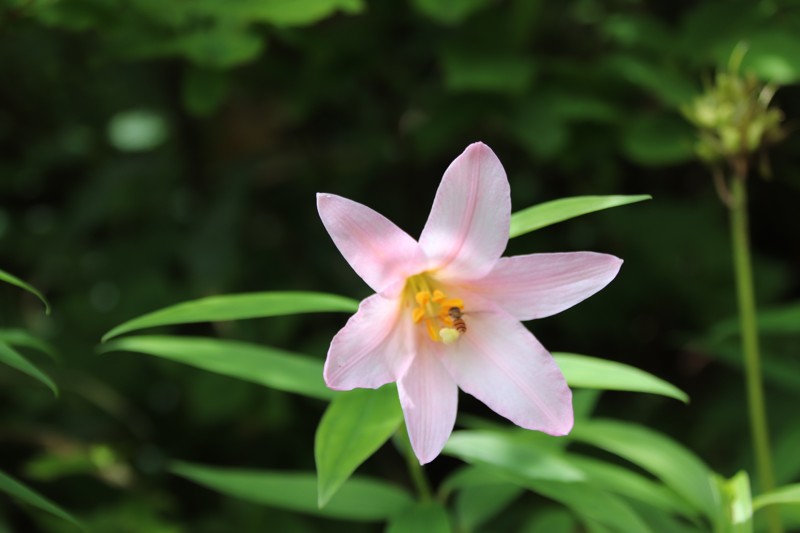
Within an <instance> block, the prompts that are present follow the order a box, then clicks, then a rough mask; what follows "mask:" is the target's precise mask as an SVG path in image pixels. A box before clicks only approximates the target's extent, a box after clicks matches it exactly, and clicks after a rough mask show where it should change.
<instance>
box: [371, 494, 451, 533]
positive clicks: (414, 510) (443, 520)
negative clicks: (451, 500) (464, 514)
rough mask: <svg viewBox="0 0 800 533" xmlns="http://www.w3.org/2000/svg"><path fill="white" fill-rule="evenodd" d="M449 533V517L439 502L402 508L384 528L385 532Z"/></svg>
mask: <svg viewBox="0 0 800 533" xmlns="http://www.w3.org/2000/svg"><path fill="white" fill-rule="evenodd" d="M421 531H424V532H425V533H449V532H450V531H452V528H451V527H450V519H449V517H448V516H447V511H446V510H445V508H444V507H443V506H442V504H440V503H434V502H429V503H415V504H414V505H412V506H411V507H408V508H406V509H403V512H402V513H399V514H398V515H397V516H395V517H394V518H393V519H392V520H391V521H390V522H389V526H388V527H387V528H386V533H419V532H421Z"/></svg>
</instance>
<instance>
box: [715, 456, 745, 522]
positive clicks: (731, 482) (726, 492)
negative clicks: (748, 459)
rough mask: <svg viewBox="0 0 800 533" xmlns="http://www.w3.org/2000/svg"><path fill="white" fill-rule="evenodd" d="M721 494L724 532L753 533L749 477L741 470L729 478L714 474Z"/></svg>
mask: <svg viewBox="0 0 800 533" xmlns="http://www.w3.org/2000/svg"><path fill="white" fill-rule="evenodd" d="M715 479H716V480H717V485H718V486H719V489H720V495H721V496H722V516H723V520H724V524H723V526H722V527H723V531H724V532H725V533H753V501H752V499H751V497H750V478H749V477H748V475H747V472H745V471H741V472H739V473H738V474H736V475H735V476H733V477H732V478H731V479H724V478H722V477H720V476H716V477H715Z"/></svg>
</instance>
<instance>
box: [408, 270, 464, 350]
mask: <svg viewBox="0 0 800 533" xmlns="http://www.w3.org/2000/svg"><path fill="white" fill-rule="evenodd" d="M437 284H438V283H437V282H436V280H435V278H433V277H432V276H431V275H430V274H429V273H427V272H423V273H422V274H417V275H415V276H411V277H410V278H408V280H407V281H406V287H405V289H404V301H405V302H406V303H405V305H406V306H408V307H411V319H412V321H413V322H414V323H415V324H419V323H421V322H423V321H424V322H425V330H426V331H427V333H428V336H429V337H430V339H431V340H432V341H434V342H444V343H445V344H452V343H453V342H455V341H456V340H458V338H459V336H460V335H461V333H459V332H458V330H456V329H454V327H453V317H452V316H451V315H450V309H452V308H453V307H456V308H458V309H459V310H461V312H462V313H463V311H464V301H463V300H461V299H460V298H449V297H448V296H447V295H446V294H445V292H444V291H443V290H442V289H440V288H438V287H436V285H437Z"/></svg>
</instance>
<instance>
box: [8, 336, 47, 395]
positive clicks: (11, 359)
mask: <svg viewBox="0 0 800 533" xmlns="http://www.w3.org/2000/svg"><path fill="white" fill-rule="evenodd" d="M0 363H5V364H7V365H8V366H10V367H12V368H16V369H17V370H19V371H20V372H24V373H25V374H28V375H29V376H30V377H32V378H34V379H36V380H38V381H39V382H40V383H43V384H44V385H46V386H47V387H48V388H49V389H50V390H51V391H53V394H54V395H55V396H58V387H56V384H55V383H54V382H53V380H52V379H50V377H49V376H48V375H47V374H45V373H44V372H42V371H41V370H39V368H38V367H36V365H34V364H33V363H31V362H30V361H28V360H27V359H25V357H23V356H22V354H20V353H19V352H17V351H16V350H15V349H14V348H12V347H11V346H9V345H8V344H6V343H5V342H2V341H0Z"/></svg>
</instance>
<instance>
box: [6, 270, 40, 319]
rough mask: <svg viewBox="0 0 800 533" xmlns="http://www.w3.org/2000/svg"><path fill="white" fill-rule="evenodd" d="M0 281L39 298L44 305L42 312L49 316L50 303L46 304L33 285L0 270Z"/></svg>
mask: <svg viewBox="0 0 800 533" xmlns="http://www.w3.org/2000/svg"><path fill="white" fill-rule="evenodd" d="M0 281H5V282H6V283H10V284H11V285H16V286H17V287H19V288H20V289H23V290H26V291H28V292H29V293H31V294H33V295H34V296H36V297H37V298H39V299H40V300H41V301H42V303H43V304H44V312H45V313H46V314H48V315H49V314H50V302H48V301H47V298H45V297H44V295H43V294H42V293H41V292H39V290H38V289H37V288H36V287H34V286H33V285H30V284H28V283H25V282H24V281H22V280H21V279H19V278H18V277H16V276H14V275H12V274H9V273H8V272H6V271H5V270H0Z"/></svg>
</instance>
